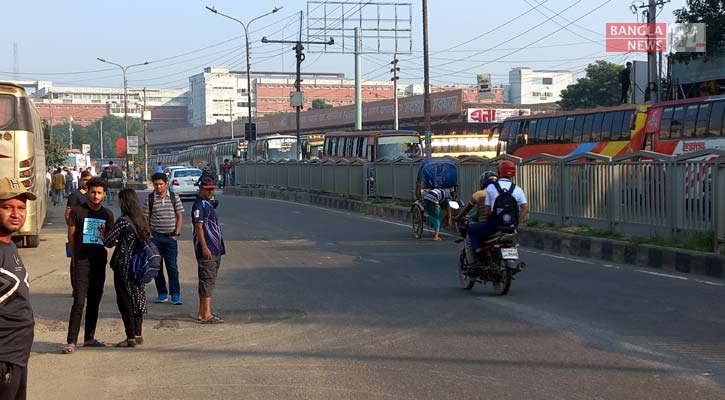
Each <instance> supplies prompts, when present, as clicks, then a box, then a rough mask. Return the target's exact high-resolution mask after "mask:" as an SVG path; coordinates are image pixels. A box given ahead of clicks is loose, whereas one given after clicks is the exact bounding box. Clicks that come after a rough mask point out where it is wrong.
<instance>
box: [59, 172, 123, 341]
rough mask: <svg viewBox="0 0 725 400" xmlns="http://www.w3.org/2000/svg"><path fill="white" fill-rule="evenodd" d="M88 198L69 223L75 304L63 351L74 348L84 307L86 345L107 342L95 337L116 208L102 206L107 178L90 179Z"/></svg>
mask: <svg viewBox="0 0 725 400" xmlns="http://www.w3.org/2000/svg"><path fill="white" fill-rule="evenodd" d="M87 185H88V202H87V203H85V204H81V205H79V206H75V207H73V209H72V210H71V212H70V218H69V223H68V242H69V243H70V248H71V256H72V258H73V262H72V263H71V273H70V278H71V286H72V287H73V306H72V307H71V310H70V319H69V322H68V338H67V345H66V346H65V347H64V348H63V353H64V354H70V353H73V352H74V351H75V348H76V344H77V342H78V333H79V332H80V329H81V317H82V316H83V308H84V306H86V305H85V302H86V298H87V299H88V305H87V306H86V307H85V308H86V327H85V332H84V340H83V345H84V346H90V347H103V346H105V344H104V343H103V342H101V341H99V340H97V339H96V338H95V335H96V323H97V322H98V306H99V305H100V304H101V297H103V284H104V283H105V281H106V262H107V261H108V253H107V252H106V248H105V247H104V246H103V238H104V236H105V234H106V232H108V231H110V230H111V228H112V227H113V212H111V210H109V209H107V208H105V207H103V198H104V197H106V182H105V181H104V180H103V179H100V178H93V179H91V180H90V181H89V182H88V184H87Z"/></svg>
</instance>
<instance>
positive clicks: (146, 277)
mask: <svg viewBox="0 0 725 400" xmlns="http://www.w3.org/2000/svg"><path fill="white" fill-rule="evenodd" d="M128 222H129V225H130V226H131V229H132V230H133V232H134V233H135V234H136V236H137V237H138V238H139V239H140V240H141V246H139V248H138V249H136V251H135V252H134V253H133V256H132V257H131V273H132V274H133V280H135V281H136V282H140V283H149V282H151V280H153V279H154V277H155V276H156V275H158V273H159V270H160V269H161V260H162V258H161V254H160V253H159V249H158V248H156V245H154V242H152V241H150V240H149V241H148V242H147V241H144V240H143V239H141V237H140V236H138V232H136V227H135V226H134V225H133V222H132V221H130V220H129V221H128ZM123 243H124V245H125V246H126V248H127V249H128V243H126V239H125V238H123Z"/></svg>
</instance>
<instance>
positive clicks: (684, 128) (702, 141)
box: [644, 96, 725, 155]
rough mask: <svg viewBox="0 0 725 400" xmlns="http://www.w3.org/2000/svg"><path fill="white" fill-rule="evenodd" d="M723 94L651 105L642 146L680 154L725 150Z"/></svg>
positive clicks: (664, 152)
mask: <svg viewBox="0 0 725 400" xmlns="http://www.w3.org/2000/svg"><path fill="white" fill-rule="evenodd" d="M724 119H725V96H713V97H698V98H692V99H684V100H674V101H666V102H662V103H657V104H653V105H652V106H650V107H649V110H648V111H647V123H646V125H645V140H644V149H645V150H650V151H655V152H658V153H663V154H667V155H680V154H684V153H690V152H693V151H699V150H705V149H725V121H724Z"/></svg>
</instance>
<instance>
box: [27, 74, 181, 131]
mask: <svg viewBox="0 0 725 400" xmlns="http://www.w3.org/2000/svg"><path fill="white" fill-rule="evenodd" d="M18 84H20V85H21V86H23V87H24V88H25V89H26V91H27V92H28V93H29V94H30V97H31V98H32V99H33V102H34V103H35V105H36V107H37V108H38V112H39V113H40V117H41V118H42V119H44V120H46V121H48V123H50V124H53V125H57V124H59V123H62V122H65V121H68V119H69V118H71V117H72V118H73V123H74V124H77V125H83V126H88V125H90V124H92V123H93V122H94V121H96V120H98V119H100V118H103V117H104V116H105V115H115V116H118V117H123V115H124V97H123V88H102V87H70V86H53V82H52V81H19V82H18ZM144 93H145V96H144ZM186 96H187V90H186V89H146V91H145V92H144V89H138V88H129V89H128V116H129V118H136V119H140V118H141V112H142V111H143V107H144V97H145V101H146V109H147V110H149V111H151V121H149V127H150V128H152V129H171V128H177V127H183V126H186V125H187V122H186V114H187V97H186Z"/></svg>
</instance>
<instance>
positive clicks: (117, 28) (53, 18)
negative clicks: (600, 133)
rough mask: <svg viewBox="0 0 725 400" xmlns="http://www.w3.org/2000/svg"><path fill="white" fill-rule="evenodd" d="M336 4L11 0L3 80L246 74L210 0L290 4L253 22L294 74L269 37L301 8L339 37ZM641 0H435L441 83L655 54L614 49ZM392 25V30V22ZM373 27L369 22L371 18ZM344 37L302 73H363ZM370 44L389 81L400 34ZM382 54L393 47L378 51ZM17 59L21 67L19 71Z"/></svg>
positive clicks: (407, 68) (406, 69)
mask: <svg viewBox="0 0 725 400" xmlns="http://www.w3.org/2000/svg"><path fill="white" fill-rule="evenodd" d="M399 1H400V3H404V4H410V6H407V5H403V6H400V7H398V8H397V14H398V19H399V25H398V28H402V29H405V28H410V30H409V32H410V34H406V33H405V32H404V31H403V32H401V33H400V35H401V36H406V35H407V36H409V37H410V39H407V38H401V39H399V41H398V49H403V51H402V53H403V54H399V55H398V59H399V60H400V62H399V68H400V82H402V83H406V84H407V83H422V82H423V56H422V54H423V29H422V6H421V4H422V1H421V0H399ZM379 2H380V3H383V2H388V3H389V2H390V1H389V0H385V1H379ZM322 3H326V4H322ZM337 3H340V1H332V0H331V1H327V2H325V1H323V0H315V1H309V2H308V1H306V0H275V1H268V0H254V1H253V0H203V1H198V0H143V1H136V0H132V1H122V0H117V1H113V2H106V1H99V0H61V1H58V0H35V1H33V0H26V1H12V2H10V1H8V2H4V4H3V5H2V10H3V17H4V18H3V24H2V28H0V32H1V34H0V79H20V80H39V79H44V80H52V81H53V83H54V85H56V86H112V87H120V86H123V80H122V77H121V70H120V69H119V68H118V67H114V66H111V65H108V64H104V63H101V62H99V61H97V60H96V58H97V57H102V58H105V59H107V60H109V61H113V62H116V63H118V64H122V65H130V64H135V63H143V62H145V61H149V62H150V63H149V64H148V65H146V66H140V67H133V68H131V69H129V72H128V80H129V87H149V88H161V87H188V77H189V76H190V75H193V74H196V73H200V72H202V70H203V68H204V67H206V66H212V65H213V66H226V67H229V68H231V69H234V70H239V71H245V70H246V59H245V52H244V47H245V41H244V31H243V27H242V25H240V24H239V23H237V22H235V21H233V20H230V19H227V18H224V17H222V16H220V15H217V14H213V13H211V12H210V11H208V10H207V9H205V6H213V7H215V8H216V9H217V10H218V11H220V12H222V13H224V14H227V15H229V16H232V17H234V18H237V19H239V20H241V21H243V22H245V23H246V22H247V21H249V20H250V19H252V18H255V17H257V16H260V15H262V14H265V13H267V12H269V11H271V10H272V9H273V8H274V7H275V6H278V7H279V6H281V7H283V8H282V9H281V10H280V11H278V12H277V13H274V14H271V15H268V16H265V17H262V18H261V19H258V20H255V21H254V22H252V23H251V25H250V27H249V30H250V43H251V47H252V49H251V51H250V55H251V65H252V68H251V70H252V71H286V72H293V71H294V70H295V57H294V51H293V49H292V46H293V45H292V44H269V43H268V44H263V43H261V38H262V37H264V36H266V37H267V38H268V39H272V40H297V39H298V37H299V15H300V11H303V26H304V28H303V40H307V27H308V26H312V27H313V28H314V27H319V26H322V25H321V24H324V22H321V21H324V17H327V18H326V24H327V27H328V28H332V29H333V31H332V32H328V33H333V34H334V33H336V32H339V30H340V28H342V26H343V25H342V22H341V16H343V15H344V17H345V18H344V19H345V27H347V28H349V27H351V26H353V25H352V24H353V22H352V20H354V19H355V18H359V12H358V11H359V10H360V6H359V5H354V4H347V5H345V6H344V11H343V6H340V5H339V4H337ZM355 3H358V4H359V3H360V2H359V1H358V2H355ZM362 3H363V4H366V5H365V7H363V18H371V19H375V18H376V15H377V13H378V8H377V7H374V6H373V5H372V4H367V3H374V2H372V1H367V0H366V1H362ZM632 4H635V5H641V4H642V0H640V1H635V2H632V0H609V1H607V0H508V1H493V0H428V35H429V55H430V75H431V82H432V83H434V84H438V85H446V84H473V83H475V82H476V74H482V73H488V74H491V76H492V81H493V83H494V84H501V83H506V82H508V71H509V70H510V69H511V68H514V67H531V68H534V69H548V70H571V71H572V72H573V73H574V74H575V75H574V76H575V78H577V77H581V76H583V75H584V68H585V67H586V65H587V64H589V63H591V62H593V61H595V60H597V59H604V60H607V61H610V62H615V63H620V64H623V63H624V62H626V61H631V60H645V59H646V55H645V54H644V53H630V54H625V53H607V52H606V51H605V24H606V23H607V22H638V21H640V22H641V21H642V15H641V14H633V13H632V12H631V10H630V6H631V5H632ZM684 4H685V0H672V1H671V2H669V3H667V4H666V5H665V6H664V7H663V9H662V10H661V11H660V12H659V16H658V22H668V23H670V22H673V21H674V16H673V15H672V11H673V10H675V9H678V8H681V7H683V6H684ZM308 10H309V12H308ZM343 13H344V14H343ZM379 13H380V15H381V16H382V18H383V19H393V17H394V16H395V13H396V9H394V8H392V7H380V10H379ZM308 17H310V18H312V19H313V20H312V22H310V21H309V19H308ZM409 21H411V22H410V23H409ZM388 24H390V23H388ZM381 26H383V27H384V28H386V27H389V26H390V25H386V23H385V22H383V23H382V24H381ZM365 27H366V28H367V27H369V26H368V24H367V23H366V26H365ZM348 32H349V31H348ZM372 34H373V33H372V32H371V33H365V35H372ZM385 34H389V32H388V33H384V34H383V35H385ZM312 39H313V40H315V41H319V40H320V38H312ZM345 40H346V41H345V45H344V47H343V45H342V40H341V39H340V38H339V37H338V38H337V43H336V45H333V46H330V47H329V49H330V50H333V49H334V51H336V52H339V51H340V50H342V49H343V48H344V50H345V51H346V52H347V53H348V54H333V53H323V52H320V51H315V50H319V49H322V48H323V47H321V46H309V45H308V46H307V47H309V49H308V50H310V52H309V53H308V54H306V58H305V61H304V62H303V64H302V70H303V72H338V73H339V72H342V73H344V74H345V75H346V76H347V77H349V78H353V77H354V55H353V54H349V53H350V51H351V50H352V45H351V44H352V43H354V42H353V41H352V40H351V39H350V38H347V39H345ZM14 45H17V50H18V52H17V59H16V58H15V57H14ZM363 49H364V50H365V52H366V53H368V54H364V55H363V60H362V72H363V78H364V79H366V80H382V81H387V80H389V79H390V77H391V76H392V75H391V74H390V72H389V69H390V65H389V63H390V61H391V60H392V59H393V55H392V54H389V52H390V51H392V50H393V49H394V40H392V39H381V40H380V45H378V40H377V38H364V39H363ZM378 49H380V50H383V51H385V52H388V54H375V53H376V52H377V50H378ZM411 50H412V51H411ZM406 53H410V54H406ZM15 65H17V70H18V72H19V74H14V71H15Z"/></svg>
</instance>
